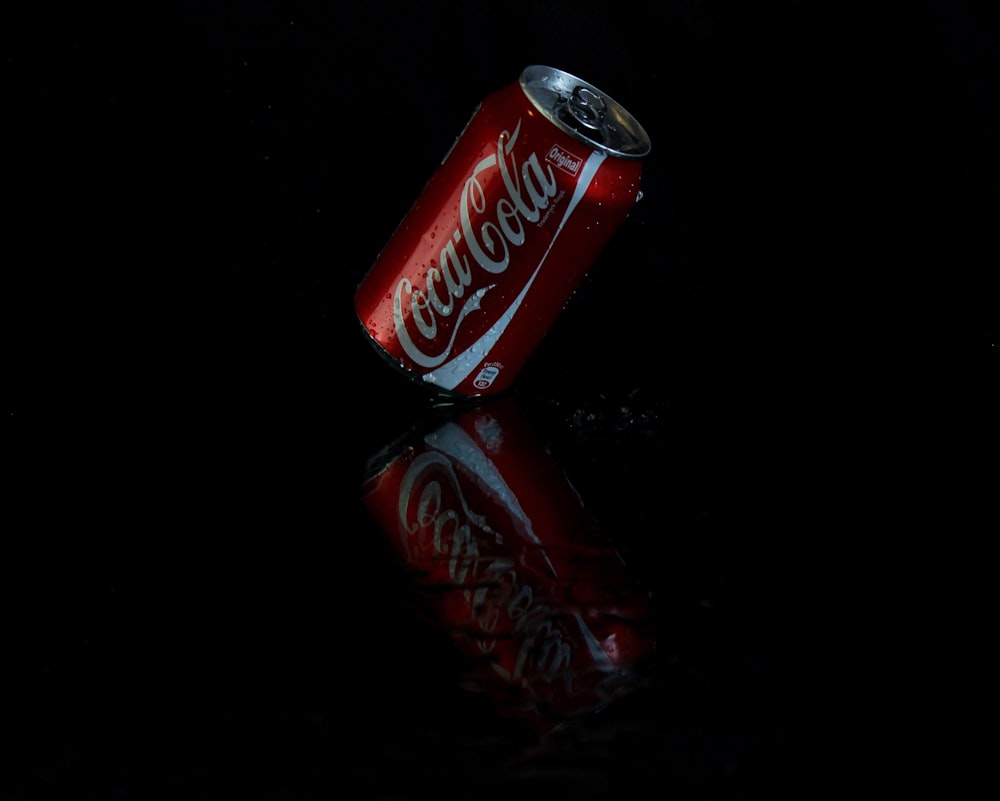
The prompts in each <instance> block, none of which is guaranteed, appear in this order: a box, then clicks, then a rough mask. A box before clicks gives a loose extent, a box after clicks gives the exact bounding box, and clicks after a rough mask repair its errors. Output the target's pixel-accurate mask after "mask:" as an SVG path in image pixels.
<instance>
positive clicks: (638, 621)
mask: <svg viewBox="0 0 1000 801" xmlns="http://www.w3.org/2000/svg"><path fill="white" fill-rule="evenodd" d="M515 401H516V399H515V398H513V397H507V398H503V399H501V400H499V401H493V402H492V403H487V404H486V405H483V406H480V407H476V408H473V409H471V410H468V411H467V412H465V413H464V414H462V415H461V416H459V417H456V418H454V419H452V420H448V421H447V422H445V423H443V424H442V425H440V426H439V427H438V428H437V429H435V430H434V431H432V432H430V433H428V434H426V435H424V436H423V437H421V438H419V439H415V440H413V441H411V442H410V443H409V444H408V445H405V444H402V443H400V444H399V445H398V446H397V447H396V448H395V449H391V450H390V451H387V452H385V453H384V454H383V455H382V456H381V457H380V458H379V459H378V460H377V461H375V462H373V464H372V465H371V470H370V472H371V475H370V476H369V477H368V478H367V480H366V481H365V484H364V487H363V490H362V498H363V502H364V505H365V506H366V508H367V509H368V510H369V512H370V513H371V514H372V516H373V517H374V518H375V519H376V520H377V521H378V523H379V525H380V527H381V528H382V529H383V531H384V532H385V534H386V536H387V538H388V539H389V540H390V542H391V543H392V545H393V548H394V549H395V551H396V553H397V554H398V555H399V557H400V559H401V561H402V562H403V564H404V565H405V566H406V567H407V568H408V571H409V574H410V575H411V576H412V578H413V580H414V582H415V584H416V586H417V588H418V589H419V590H421V591H422V592H423V593H424V594H425V597H426V599H427V601H428V603H429V604H430V606H431V608H432V612H433V613H434V616H435V618H436V620H437V622H438V623H439V624H440V625H441V626H442V627H444V628H445V629H446V630H448V631H449V632H450V633H451V635H452V637H453V639H454V641H455V642H456V644H457V646H458V648H459V651H460V652H461V653H463V654H464V655H465V656H466V657H468V658H470V659H472V660H473V663H474V665H475V669H474V670H473V671H472V675H471V679H472V684H473V685H474V686H477V687H479V688H481V689H483V690H484V691H485V692H487V694H488V695H489V696H490V698H491V699H492V700H493V701H494V703H495V705H496V706H497V707H498V708H500V711H501V712H502V713H511V714H514V715H516V716H518V717H522V718H527V719H529V720H533V721H534V722H536V723H541V722H545V721H548V722H553V721H556V720H558V719H566V718H568V717H575V716H577V715H579V714H582V713H584V712H587V711H590V710H593V709H595V708H597V707H600V706H602V705H603V704H605V703H607V702H609V701H611V700H612V699H614V698H618V697H620V696H621V695H622V694H624V693H625V692H627V691H628V690H629V689H632V688H634V686H635V684H636V683H637V679H638V676H639V673H640V666H641V665H643V664H644V663H648V661H649V659H650V658H651V656H652V654H653V650H654V640H653V637H652V631H651V629H652V626H651V623H652V621H651V609H650V599H649V596H648V595H647V594H646V593H645V592H643V591H642V589H641V588H640V587H639V586H638V585H637V584H636V583H635V582H634V581H633V580H632V579H631V577H630V575H629V573H628V572H627V570H626V565H625V564H624V562H623V561H622V559H621V558H620V555H619V553H618V551H617V550H616V549H615V548H614V546H613V545H612V543H611V542H610V541H609V540H608V538H607V537H606V536H605V535H604V533H603V532H602V529H601V527H600V526H598V525H597V522H596V520H595V519H594V518H593V516H592V515H591V514H590V513H589V512H588V510H587V509H586V508H585V507H584V505H583V504H582V503H581V501H580V498H579V496H578V495H577V493H576V491H575V489H574V488H573V486H572V485H571V484H570V482H569V481H568V480H567V478H566V476H565V474H564V473H563V471H562V469H561V468H560V467H559V465H558V464H557V462H556V461H555V459H554V458H553V457H552V456H551V455H549V454H548V452H547V451H546V450H545V449H544V448H543V447H542V446H541V445H540V444H539V443H538V441H537V440H536V439H535V438H534V435H533V433H532V430H531V428H530V426H528V425H527V424H526V422H525V421H524V419H523V418H522V417H521V416H520V414H518V413H517V407H516V406H515V405H514V403H515Z"/></svg>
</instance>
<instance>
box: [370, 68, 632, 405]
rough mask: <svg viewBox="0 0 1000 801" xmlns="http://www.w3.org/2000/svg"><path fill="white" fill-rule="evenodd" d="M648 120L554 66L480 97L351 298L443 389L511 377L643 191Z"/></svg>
mask: <svg viewBox="0 0 1000 801" xmlns="http://www.w3.org/2000/svg"><path fill="white" fill-rule="evenodd" d="M649 149H650V143H649V137H648V136H647V135H646V132H645V130H643V128H642V126H641V125H640V124H639V123H638V122H637V121H636V120H635V118H634V117H633V116H632V115H631V114H629V113H628V112H627V111H626V110H625V109H624V108H622V107H621V105H619V104H618V103H617V102H615V101H614V100H613V99H611V98H610V97H609V96H608V95H606V94H604V93H603V92H601V91H600V90H599V89H597V88H595V87H594V86H592V85H591V84H589V83H586V82H585V81H582V80H580V79H579V78H576V77H575V76H573V75H570V74H569V73H567V72H563V71H561V70H558V69H554V68H551V67H545V66H538V65H535V66H530V67H527V68H526V69H525V70H524V71H523V72H522V73H521V75H520V78H519V80H518V81H517V82H515V83H513V84H511V85H509V86H506V87H504V88H503V89H500V90H499V91H497V92H495V93H493V94H491V95H490V96H488V97H487V98H486V99H485V100H484V101H483V102H482V103H481V104H480V105H479V107H478V108H477V109H476V111H475V113H474V114H473V116H472V118H471V119H470V120H469V122H468V124H467V125H466V127H465V130H464V131H463V132H462V133H461V134H460V135H459V137H458V139H457V140H456V141H455V143H454V144H453V146H452V148H451V150H450V151H449V152H448V154H447V155H446V156H445V158H444V160H443V161H442V162H441V165H440V167H439V168H438V169H437V170H436V171H435V173H434V174H433V175H432V176H431V178H430V180H429V181H428V182H427V184H426V185H425V186H424V188H423V190H422V191H421V192H420V194H419V196H418V197H417V199H416V201H415V202H414V204H413V206H412V207H411V208H410V210H409V212H408V213H407V215H406V216H405V217H404V219H403V220H402V222H401V223H400V224H399V226H398V227H397V229H396V231H395V233H394V234H393V236H392V237H391V238H390V240H389V242H388V243H387V244H386V245H385V247H384V248H383V249H382V251H381V253H379V255H378V258H377V259H376V261H375V263H374V264H373V265H372V266H371V268H370V269H369V271H368V273H367V274H366V276H365V278H364V279H363V280H362V282H361V284H360V285H359V287H358V288H357V291H356V293H355V298H354V303H355V309H356V311H357V314H358V317H359V319H360V320H361V322H362V324H363V326H364V329H365V331H366V332H367V335H368V337H369V338H370V340H371V342H372V343H373V344H374V345H375V346H376V348H377V349H378V350H380V351H381V352H382V353H383V355H385V356H386V357H387V358H388V359H389V360H390V361H391V362H392V363H393V364H395V365H397V366H398V367H399V368H401V369H402V370H403V371H404V372H406V373H407V374H408V375H410V376H411V377H412V378H414V379H416V380H420V381H423V382H425V383H426V384H427V385H430V386H431V387H433V388H434V389H435V390H438V391H441V392H443V393H444V394H451V393H454V394H456V395H459V396H469V397H474V396H482V395H491V394H495V393H499V392H502V391H503V390H505V389H507V388H508V387H509V386H510V385H511V384H512V382H513V381H514V379H515V377H516V375H517V374H518V372H519V371H520V370H521V368H522V367H523V365H524V364H525V362H526V361H527V359H528V357H529V356H530V355H531V353H532V352H533V351H534V350H535V348H536V347H537V345H538V344H539V342H541V340H542V338H543V337H544V336H545V334H546V333H547V332H548V330H549V328H550V327H551V325H552V323H553V321H554V320H555V318H556V317H557V316H558V314H559V312H560V311H561V310H562V308H563V307H564V306H565V305H566V303H567V302H568V300H569V299H570V297H571V296H572V294H573V292H574V291H575V290H576V289H577V287H578V286H579V284H580V281H581V280H582V279H583V277H584V275H585V274H586V273H587V271H588V270H589V269H590V268H591V266H592V265H593V263H594V261H595V260H596V259H597V256H598V254H599V253H600V251H601V250H602V249H603V248H604V246H605V245H606V244H607V242H608V241H609V239H610V238H611V236H612V235H613V234H614V233H615V231H616V230H617V229H618V228H619V227H620V226H621V224H622V223H623V222H624V221H625V219H626V217H627V216H628V213H629V211H630V210H631V208H632V207H633V205H634V204H635V202H636V200H637V199H638V198H639V197H640V196H641V192H640V176H641V172H642V159H643V158H644V157H645V156H646V155H647V154H648V152H649Z"/></svg>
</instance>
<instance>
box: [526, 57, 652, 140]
mask: <svg viewBox="0 0 1000 801" xmlns="http://www.w3.org/2000/svg"><path fill="white" fill-rule="evenodd" d="M519 83H520V85H521V89H522V90H523V91H524V93H525V95H527V97H528V99H529V100H530V101H531V102H532V104H533V105H534V106H535V108H537V109H538V110H539V111H540V112H541V113H542V115H543V116H544V117H545V118H546V119H548V120H549V121H550V122H551V123H552V124H553V125H555V126H557V127H558V128H560V129H561V130H563V131H565V132H566V133H568V134H569V135H570V136H573V137H575V138H577V139H580V140H582V141H584V142H586V143H587V144H588V145H590V146H591V147H592V148H594V149H595V150H600V151H602V152H604V153H607V154H608V155H610V156H615V157H617V158H622V159H641V158H644V157H645V156H647V155H649V151H650V149H651V143H650V140H649V135H648V134H647V133H646V130H645V129H644V128H643V127H642V125H640V124H639V121H638V120H637V119H636V118H635V117H633V116H632V114H630V113H629V112H628V111H627V110H626V109H625V108H624V106H622V105H621V104H620V103H618V102H617V101H616V100H615V99H614V98H612V97H611V96H610V95H608V94H607V93H605V92H602V91H601V90H600V89H598V88H597V87H596V86H594V85H593V84H591V83H588V82H587V81H585V80H583V79H582V78H578V77H577V76H576V75H573V74H572V73H569V72H566V71H565V70H560V69H557V68H555V67H547V66H545V65H542V64H532V65H531V66H528V67H525V68H524V69H523V70H522V71H521V76H520V78H519ZM581 91H586V92H588V93H590V94H591V95H593V96H595V99H597V102H599V103H601V104H602V107H601V112H600V120H599V123H598V124H593V122H592V121H590V120H586V119H580V118H579V117H577V120H575V121H574V122H579V124H570V123H569V122H568V121H567V115H566V114H562V113H560V112H561V111H562V110H564V109H566V108H567V105H568V104H569V103H570V102H571V98H572V97H574V96H576V94H577V93H579V92H581ZM585 129H592V130H593V131H594V135H591V134H590V133H588V131H587V130H585ZM598 137H600V138H598ZM606 139H610V140H611V141H610V142H609V141H605V140H606Z"/></svg>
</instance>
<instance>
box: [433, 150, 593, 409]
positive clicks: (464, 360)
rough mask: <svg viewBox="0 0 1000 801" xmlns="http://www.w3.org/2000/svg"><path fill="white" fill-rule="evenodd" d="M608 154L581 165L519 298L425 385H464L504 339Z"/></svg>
mask: <svg viewBox="0 0 1000 801" xmlns="http://www.w3.org/2000/svg"><path fill="white" fill-rule="evenodd" d="M606 156H607V154H605V153H598V152H596V151H595V152H593V153H591V154H590V158H588V159H587V161H586V163H585V164H584V165H583V169H582V170H581V171H580V180H579V181H577V184H576V189H575V190H573V197H571V198H570V200H569V203H568V204H567V205H566V211H565V212H564V213H563V218H562V220H561V221H560V222H559V227H558V228H557V229H556V232H555V234H553V236H552V241H551V242H549V246H548V247H547V248H546V249H545V253H544V254H543V255H542V258H541V260H540V261H539V262H538V266H537V267H536V268H535V271H534V272H533V273H532V274H531V278H530V279H529V280H528V283H526V284H525V285H524V289H522V290H521V291H520V293H518V296H517V297H516V298H514V302H513V303H511V304H510V306H508V307H507V309H506V311H504V313H503V314H501V315H500V318H499V319H498V320H497V321H496V322H495V323H494V324H493V325H491V326H490V327H489V328H488V329H487V331H486V333H485V334H483V335H482V336H481V337H480V338H479V339H477V340H476V341H475V342H473V343H472V345H470V346H469V348H468V349H467V350H464V351H462V352H461V353H459V354H458V355H457V356H455V358H453V359H452V360H451V361H450V362H446V363H445V364H442V365H441V366H440V367H439V368H438V369H437V370H432V371H431V372H429V373H425V374H424V381H427V382H428V383H431V384H436V385H437V386H440V387H444V388H445V389H454V388H455V387H457V386H458V385H459V384H461V383H462V381H464V380H465V379H466V378H467V377H468V375H469V373H471V372H472V371H473V369H475V368H476V367H477V366H478V365H479V364H480V362H482V361H483V359H485V358H486V356H487V355H488V354H489V352H490V351H491V350H493V346H494V345H496V343H497V341H498V340H499V339H500V337H501V336H503V332H504V331H506V330H507V326H508V325H510V321H511V320H513V319H514V315H515V314H516V313H517V310H518V308H519V307H520V305H521V303H522V301H523V300H524V296H525V295H527V294H528V290H529V289H530V288H531V285H532V284H533V283H534V282H535V278H536V277H537V276H538V273H539V271H540V270H541V269H542V265H543V264H545V260H546V259H547V258H548V257H549V251H551V250H552V246H553V245H554V244H555V243H556V239H558V238H559V234H560V233H562V229H563V226H564V225H566V221H567V220H568V219H569V216H570V215H571V214H572V213H573V211H574V210H575V209H576V207H577V205H578V204H579V202H580V200H582V199H583V196H584V195H585V194H587V189H588V188H589V187H590V182H591V181H592V180H593V178H594V175H595V173H596V172H597V168H598V167H600V166H601V163H602V162H603V161H604V159H605V158H606Z"/></svg>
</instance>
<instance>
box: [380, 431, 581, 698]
mask: <svg viewBox="0 0 1000 801" xmlns="http://www.w3.org/2000/svg"><path fill="white" fill-rule="evenodd" d="M398 509H399V524H400V537H401V542H402V546H403V549H404V552H405V553H406V555H407V558H408V560H409V561H410V563H411V564H414V565H419V566H421V567H423V568H425V569H427V570H428V572H429V575H432V576H433V577H434V580H436V581H438V582H440V581H443V580H446V581H448V582H450V583H452V584H453V585H454V587H455V588H456V589H461V590H462V593H461V597H462V599H463V600H464V604H462V605H463V606H464V607H465V612H466V615H467V617H466V618H465V620H463V621H456V622H460V623H462V624H463V625H465V624H467V625H468V626H469V631H470V633H474V634H475V635H476V636H475V642H476V645H477V647H478V649H479V651H480V652H481V653H483V654H491V653H493V652H494V651H495V649H496V644H497V639H496V637H497V635H503V636H504V637H505V638H511V637H513V638H515V639H516V641H517V642H519V643H520V648H519V650H518V653H517V655H516V658H515V659H514V661H513V663H512V664H511V665H509V666H507V667H505V668H502V672H503V673H504V674H505V675H506V677H507V678H510V679H520V678H522V677H523V676H524V675H525V672H526V671H527V670H530V671H531V672H533V673H554V672H558V671H559V670H562V669H564V668H565V667H567V666H568V665H569V664H570V662H571V655H572V645H571V644H570V642H569V641H568V640H567V638H566V636H565V634H564V632H563V631H562V629H561V627H559V626H557V625H555V622H554V618H553V609H552V608H551V607H550V606H549V605H547V604H545V603H540V602H538V600H537V599H536V597H535V591H534V590H533V588H532V586H531V585H530V583H527V582H526V581H525V577H524V576H522V575H521V571H519V569H518V565H517V562H516V561H515V560H514V559H513V558H512V556H513V555H514V552H513V550H501V552H499V553H497V549H498V548H501V547H502V546H503V543H504V537H503V536H500V535H499V533H498V531H496V530H494V529H493V528H491V527H490V526H489V524H488V523H487V515H486V514H482V513H477V512H476V511H475V510H474V509H473V508H472V507H471V506H470V502H469V500H468V498H467V497H466V495H465V493H464V491H463V488H462V484H461V482H460V481H459V478H458V476H457V474H456V472H455V467H454V465H453V464H452V462H451V461H450V460H449V459H448V458H447V457H445V456H443V455H442V454H439V453H435V452H433V451H432V452H427V453H424V454H421V455H420V456H418V457H417V458H416V459H414V461H413V463H412V465H411V466H410V468H409V470H407V472H406V475H405V476H404V477H403V481H402V483H401V485H400V491H399V506H398ZM514 525H516V523H515V524H514ZM509 534H510V531H508V536H509ZM531 553H533V554H534V555H535V556H536V557H538V559H539V564H540V565H545V566H546V567H545V571H546V572H548V573H550V578H551V577H552V576H551V569H550V568H549V567H548V563H547V560H546V559H545V557H544V554H543V553H542V552H540V551H537V550H535V549H531V550H530V551H529V554H531ZM520 556H521V559H520V560H519V561H521V562H522V563H523V560H524V558H525V555H524V554H523V553H522V554H521V555H520ZM452 608H453V609H454V606H453V607H452Z"/></svg>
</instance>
